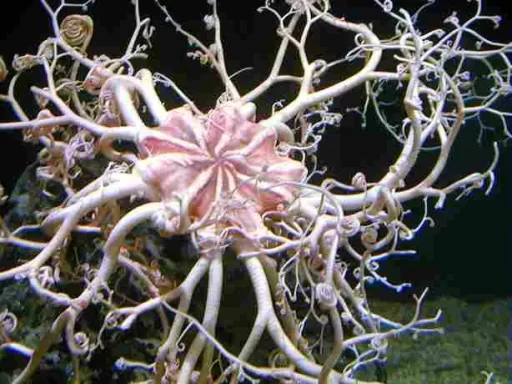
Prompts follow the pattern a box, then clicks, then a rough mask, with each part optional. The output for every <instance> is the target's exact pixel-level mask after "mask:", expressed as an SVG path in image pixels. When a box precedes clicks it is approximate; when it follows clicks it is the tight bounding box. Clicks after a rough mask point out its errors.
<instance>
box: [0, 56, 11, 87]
mask: <svg viewBox="0 0 512 384" xmlns="http://www.w3.org/2000/svg"><path fill="white" fill-rule="evenodd" d="M8 73H9V71H8V70H7V66H6V65H5V61H4V58H3V57H2V56H0V81H4V80H5V79H6V78H7V74H8Z"/></svg>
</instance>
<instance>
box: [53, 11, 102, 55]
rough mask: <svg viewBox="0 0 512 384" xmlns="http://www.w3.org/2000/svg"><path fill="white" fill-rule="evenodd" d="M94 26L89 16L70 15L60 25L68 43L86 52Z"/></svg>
mask: <svg viewBox="0 0 512 384" xmlns="http://www.w3.org/2000/svg"><path fill="white" fill-rule="evenodd" d="M93 26H94V23H93V21H92V19H91V18H90V17H89V16H85V15H69V16H66V17H65V18H64V20H62V23H61V24H60V33H61V36H62V38H63V39H64V41H65V42H66V43H68V44H69V45H71V46H72V47H79V48H80V49H81V50H82V51H85V49H86V48H87V46H88V45H89V42H90V41H91V38H92V33H93Z"/></svg>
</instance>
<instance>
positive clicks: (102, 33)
mask: <svg viewBox="0 0 512 384" xmlns="http://www.w3.org/2000/svg"><path fill="white" fill-rule="evenodd" d="M162 2H164V3H165V4H167V5H168V8H169V10H170V11H171V13H172V14H173V16H175V18H176V19H177V20H178V21H179V22H181V23H182V24H183V26H184V27H185V28H187V29H188V30H190V31H191V32H194V33H197V35H198V37H200V38H203V39H204V40H206V41H208V42H211V41H212V35H211V32H207V31H205V29H204V27H203V22H202V18H203V16H204V15H205V14H207V13H210V10H209V8H208V6H207V5H206V0H204V1H203V0H189V1H188V2H175V1H168V2H165V1H164V0H162ZM331 2H332V3H333V5H334V7H335V12H336V14H337V15H344V16H345V17H346V18H347V19H348V20H353V21H369V22H372V23H373V25H374V29H375V30H376V31H377V32H384V33H389V32H391V31H392V29H393V22H392V21H391V20H390V19H389V18H388V17H387V16H386V15H384V14H383V13H382V12H381V11H380V10H379V9H378V7H377V6H376V5H375V4H374V3H373V2H372V1H370V0H361V1H358V2H350V6H349V7H350V8H347V9H344V8H339V7H340V5H343V4H346V2H345V1H336V0H332V1H331ZM141 3H144V6H143V7H142V13H143V17H145V16H148V15H149V16H150V17H151V19H152V24H153V25H155V26H156V28H157V29H156V31H155V33H154V35H153V38H152V39H151V41H152V44H153V47H152V49H151V50H150V51H149V54H150V58H149V60H148V63H147V64H145V63H143V62H142V61H138V62H137V64H138V65H139V66H140V67H142V66H146V67H147V68H149V69H150V70H152V71H158V72H162V73H163V74H166V75H168V76H170V77H171V78H172V79H173V80H174V81H175V82H176V83H177V84H178V85H179V86H180V87H181V88H182V89H183V90H184V91H185V92H186V93H187V94H188V95H189V96H190V97H191V98H192V99H193V100H194V101H196V102H197V104H198V105H199V106H200V108H202V109H208V108H210V107H212V106H213V105H214V103H215V100H216V99H217V97H218V96H219V95H220V93H221V92H222V90H223V89H222V85H221V83H220V81H219V80H218V79H217V78H216V75H215V73H214V72H213V71H212V70H210V69H208V68H207V67H204V66H200V65H199V63H198V62H197V61H192V60H190V59H188V58H187V57H186V52H187V51H188V50H190V48H189V47H188V46H187V42H186V40H185V39H184V38H183V37H182V36H180V35H177V34H176V33H175V31H174V29H173V27H172V26H171V25H170V24H165V23H164V22H163V20H164V16H163V15H162V14H161V13H160V11H159V10H158V9H157V8H156V7H155V6H154V5H153V2H152V1H147V0H144V1H141ZM219 3H220V5H219V12H220V15H221V19H222V22H223V35H224V36H226V39H225V42H226V45H225V54H226V56H227V64H228V69H229V71H230V72H235V71H237V70H238V69H241V68H245V67H252V68H253V69H251V70H247V71H245V72H243V73H242V74H240V75H239V76H237V77H236V82H235V83H236V84H237V85H238V86H239V87H240V90H241V92H242V93H243V92H244V91H246V90H249V89H251V88H252V87H253V86H254V85H255V84H257V83H258V82H259V81H262V80H263V79H264V78H265V77H266V76H267V74H268V70H269V68H270V65H271V63H272V60H273V55H274V52H275V50H276V47H277V42H278V40H277V38H276V36H275V30H276V24H275V20H274V19H273V18H272V17H271V16H270V15H269V14H268V13H264V14H260V13H258V12H256V10H255V9H256V8H257V7H258V6H259V5H261V4H262V1H256V0H245V1H223V0H220V1H219ZM395 3H396V8H398V7H399V6H403V7H406V8H407V9H410V10H413V9H416V8H417V6H418V5H419V4H422V3H423V2H420V1H417V0H409V1H402V2H401V3H399V2H395ZM438 3H440V4H436V5H435V6H434V7H431V8H430V9H429V10H428V11H426V12H425V13H424V15H423V18H422V19H420V23H419V24H418V27H419V28H420V29H421V30H422V31H423V32H425V31H427V30H430V29H433V28H436V27H438V26H440V25H442V20H444V19H445V18H446V17H447V16H449V15H450V14H451V12H452V11H454V10H457V11H458V15H459V17H460V18H461V19H462V20H465V16H466V17H467V16H468V15H470V14H471V12H473V10H474V9H475V7H476V4H475V2H468V1H467V0H452V1H444V0H443V1H440V2H439V1H438ZM503 3H504V1H503V0H492V1H486V2H485V4H484V13H486V14H493V15H494V14H500V15H502V16H503V18H504V20H503V23H502V26H501V28H500V29H499V30H494V29H493V28H492V26H491V25H490V23H489V24H485V23H482V24H481V25H482V30H483V32H484V33H485V34H487V35H489V36H490V37H491V38H496V39H499V40H500V41H511V40H512V20H510V17H509V14H507V10H505V9H500V4H503ZM226 4H229V5H226ZM338 4H340V5H338ZM9 5H10V7H11V8H10V11H8V12H7V11H4V12H2V16H1V21H2V22H1V23H0V54H1V55H2V56H3V57H4V59H5V61H6V63H8V64H9V63H10V62H11V61H12V57H13V55H14V54H15V53H19V54H24V53H32V52H35V51H36V50H37V46H38V44H39V43H40V42H41V41H42V40H43V39H44V38H46V37H47V36H49V35H50V34H51V29H50V22H49V17H48V15H47V14H46V13H45V11H44V9H43V8H42V6H41V5H40V4H39V2H38V1H37V0H19V1H16V2H9ZM227 6H229V7H230V8H226V7H227ZM76 12H80V9H77V10H76ZM69 13H72V12H69ZM66 14H67V13H66ZM90 15H91V16H92V17H93V19H94V20H95V25H94V28H95V33H94V36H93V40H92V43H91V45H90V47H89V49H88V52H89V53H90V54H91V55H99V54H106V55H109V56H111V57H114V56H119V55H120V54H121V53H122V52H123V51H124V49H125V48H126V45H127V43H128V40H129V37H130V35H131V32H132V30H133V26H134V12H133V8H132V7H131V6H130V2H129V1H128V0H97V4H94V5H92V6H91V7H90ZM352 42H353V36H352V35H350V34H344V33H342V32H339V31H334V32H333V31H327V30H324V29H320V30H318V31H316V30H315V32H314V33H313V35H312V36H311V38H310V40H309V43H308V49H310V52H311V56H310V58H317V57H318V58H320V57H323V58H326V59H329V60H332V59H336V58H338V57H341V56H342V55H343V54H344V53H346V52H348V51H349V50H350V49H351V48H353V43H352ZM354 68H355V67H350V66H348V67H342V68H340V69H339V70H338V72H337V73H336V74H337V75H339V76H340V77H346V76H347V75H349V74H350V73H353V71H354ZM294 70H295V71H296V70H297V62H296V60H290V61H289V62H287V64H286V66H285V71H289V72H293V71H294ZM34 72H35V73H34ZM34 72H33V73H32V74H29V75H28V76H27V81H25V82H21V83H20V88H19V91H18V93H17V95H19V100H21V101H23V102H26V103H27V105H30V103H31V97H30V94H29V91H28V86H29V84H30V81H36V82H37V81H39V85H43V83H41V80H40V73H37V71H34ZM30 79H32V80H30ZM38 79H39V80H38ZM6 85H7V84H6V83H4V84H1V85H0V89H1V90H2V92H5V91H6ZM159 91H160V92H161V95H162V99H163V100H165V101H166V105H167V106H168V107H169V108H172V107H174V106H177V105H178V104H179V100H178V99H177V98H176V97H175V95H173V94H172V92H171V91H170V90H168V89H164V88H161V89H160V90H159ZM294 91H295V89H294V88H293V87H291V86H279V87H275V88H273V89H272V91H271V92H269V93H268V94H267V95H266V96H264V97H263V98H260V99H258V100H257V101H256V102H257V105H258V118H264V117H266V116H268V114H269V111H270V107H271V105H272V102H274V101H276V100H278V99H282V98H287V99H288V100H290V98H291V97H292V96H293V92H294ZM362 102H363V99H362V97H361V94H360V93H358V92H352V93H350V94H347V95H345V96H343V98H342V99H341V100H337V101H336V107H337V108H339V110H340V111H344V110H345V108H348V107H354V106H357V105H361V103H362ZM507 103H508V104H509V105H510V98H509V100H507ZM27 110H28V111H29V112H31V113H34V112H35V109H34V108H33V104H32V108H30V107H29V108H28V109H27ZM32 116H33V115H32ZM371 116H373V115H371ZM371 116H370V118H369V120H368V122H367V126H366V127H365V128H362V127H361V120H360V118H359V117H358V116H357V115H356V114H354V113H347V114H346V115H345V118H344V119H343V121H342V123H341V126H340V127H339V128H332V129H330V130H329V132H328V133H327V134H326V135H325V136H324V139H323V141H322V144H321V148H320V153H319V158H320V161H321V164H322V165H326V166H328V168H329V171H328V175H329V176H331V177H333V176H335V177H336V178H338V179H339V180H340V181H343V182H348V181H350V178H351V177H352V176H353V175H354V173H355V172H358V171H363V172H364V173H365V174H366V175H367V177H368V179H369V180H376V179H378V178H380V177H381V176H382V175H383V174H384V172H386V170H387V167H388V166H389V165H390V164H391V163H392V161H393V159H394V158H395V157H396V155H397V153H398V150H399V149H400V148H399V147H398V146H397V144H396V142H395V141H394V140H393V139H392V138H391V136H390V134H389V133H388V132H386V131H385V130H384V129H383V128H382V127H380V126H379V125H378V123H377V122H376V121H374V120H373V119H372V117H371ZM10 119H12V115H11V113H10V109H9V108H7V107H5V106H0V121H9V120H10ZM478 134H479V131H478V127H477V126H476V125H475V124H467V125H466V126H464V128H463V131H462V132H461V136H462V137H461V138H460V140H459V141H458V142H457V144H456V146H455V148H454V151H453V153H452V159H451V160H452V162H451V163H450V166H449V168H448V169H447V170H446V172H445V176H443V178H442V180H441V182H443V183H445V184H443V185H446V184H447V183H450V182H452V181H454V180H456V179H457V178H458V177H461V176H463V175H465V174H469V173H472V172H476V171H483V170H485V169H486V167H487V166H488V164H489V163H490V162H491V160H492V149H491V146H490V142H491V141H492V140H493V139H498V138H501V136H500V135H494V134H492V133H488V134H487V135H486V136H485V137H484V139H483V141H482V143H481V144H478V143H477V137H478ZM500 148H501V161H500V165H499V167H498V169H497V172H496V173H497V182H496V186H495V188H494V190H493V192H492V194H491V195H490V196H488V197H485V196H484V195H483V191H476V192H475V193H473V194H472V195H471V196H470V197H469V198H463V199H462V200H459V201H457V202H456V201H454V199H453V197H450V198H448V199H447V201H446V204H445V209H444V210H443V211H434V210H433V209H432V210H431V211H430V214H431V216H432V217H433V218H434V220H435V222H436V226H435V227H433V228H425V229H424V230H423V231H422V232H421V233H420V234H419V235H418V236H417V238H416V239H415V240H414V241H413V242H412V244H404V246H407V247H408V248H415V249H417V251H418V256H417V257H406V258H401V259H397V260H394V261H388V262H385V263H384V265H383V267H384V268H385V269H384V270H385V274H386V275H388V276H389V278H390V280H391V281H395V282H402V281H411V282H413V284H414V288H413V290H414V291H421V290H422V289H423V288H424V287H426V286H429V287H431V294H432V295H452V296H457V297H461V298H465V299H474V300H478V299H486V298H494V297H504V296H507V295H509V294H510V271H512V268H511V267H512V261H511V260H512V257H511V256H512V255H511V248H510V243H511V242H510V237H511V236H512V233H511V225H510V218H511V214H512V208H511V203H510V199H511V193H512V186H511V185H510V160H511V155H510V148H508V146H507V144H506V143H502V144H501V147H500ZM36 153H37V151H36V150H35V148H34V147H33V146H31V145H29V144H26V143H23V142H22V140H21V134H20V133H19V132H14V133H12V132H11V133H6V132H2V133H0V181H1V183H2V185H3V186H4V187H5V188H6V190H7V192H8V193H9V192H10V191H11V190H12V187H13V185H14V183H15V181H16V180H17V178H18V177H19V175H20V174H21V173H22V172H23V170H24V169H25V167H26V166H27V165H28V164H30V163H32V162H33V161H34V160H35V158H36ZM432 160H433V157H432V156H429V155H423V156H422V159H421V161H422V163H421V164H422V165H421V167H420V169H419V172H420V173H421V172H425V171H426V170H427V169H428V166H429V165H432ZM431 205H432V204H431ZM414 207H415V208H417V209H418V212H419V214H421V212H422V211H421V204H415V205H414ZM415 218H416V220H415ZM418 218H419V216H418V215H414V216H412V221H413V222H417V219H418ZM404 246H402V248H404ZM409 246H410V247H409ZM400 296H401V295H394V296H393V297H395V298H398V299H399V298H400ZM406 296H408V295H406Z"/></svg>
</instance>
